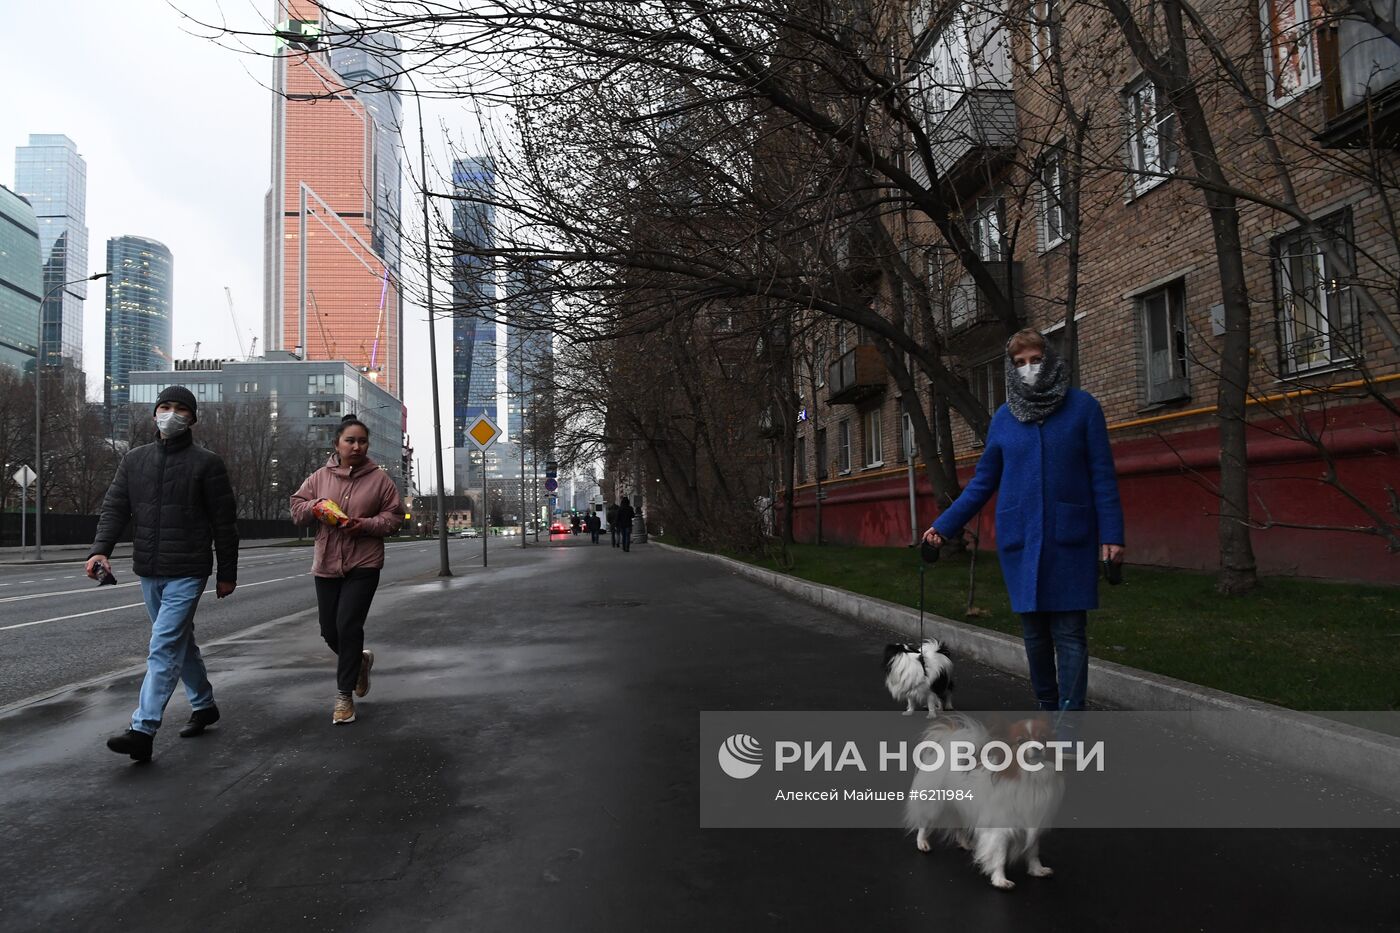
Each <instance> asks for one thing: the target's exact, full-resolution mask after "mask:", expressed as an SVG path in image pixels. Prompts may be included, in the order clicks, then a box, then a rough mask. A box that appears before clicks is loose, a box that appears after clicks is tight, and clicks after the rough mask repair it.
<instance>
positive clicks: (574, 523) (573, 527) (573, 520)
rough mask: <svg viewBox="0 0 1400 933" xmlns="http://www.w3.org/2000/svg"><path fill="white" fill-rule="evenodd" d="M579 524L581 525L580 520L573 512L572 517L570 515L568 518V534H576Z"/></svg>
mask: <svg viewBox="0 0 1400 933" xmlns="http://www.w3.org/2000/svg"><path fill="white" fill-rule="evenodd" d="M581 524H582V522H581V520H580V519H579V517H578V513H577V512H575V513H574V514H573V515H570V516H569V533H570V534H578V531H579V525H581Z"/></svg>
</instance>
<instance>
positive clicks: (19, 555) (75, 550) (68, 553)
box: [0, 538, 295, 564]
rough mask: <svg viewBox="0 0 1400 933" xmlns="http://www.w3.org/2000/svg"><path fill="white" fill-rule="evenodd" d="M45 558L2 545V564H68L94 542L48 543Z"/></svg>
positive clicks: (248, 544) (120, 551)
mask: <svg viewBox="0 0 1400 933" xmlns="http://www.w3.org/2000/svg"><path fill="white" fill-rule="evenodd" d="M293 540H295V539H294V538H263V539H256V540H249V541H240V542H238V547H239V549H243V548H259V547H279V546H282V545H286V544H287V542H288V541H293ZM43 552H44V559H43V560H37V561H36V560H34V557H33V555H34V545H32V544H30V545H29V546H28V547H22V548H20V547H0V564H67V563H72V562H74V561H85V560H87V556H88V554H89V553H91V552H92V544H91V543H88V544H46V545H44V547H43ZM112 556H113V557H130V556H131V542H129V541H126V542H122V543H119V544H118V545H117V546H116V547H114V548H113V549H112Z"/></svg>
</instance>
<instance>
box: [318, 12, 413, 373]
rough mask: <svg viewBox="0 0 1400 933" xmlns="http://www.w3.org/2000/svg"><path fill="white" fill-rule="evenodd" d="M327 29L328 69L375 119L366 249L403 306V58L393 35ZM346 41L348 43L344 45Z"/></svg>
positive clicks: (400, 341)
mask: <svg viewBox="0 0 1400 933" xmlns="http://www.w3.org/2000/svg"><path fill="white" fill-rule="evenodd" d="M327 28H328V29H329V31H330V33H331V36H330V46H331V51H330V55H331V70H333V71H334V72H335V73H336V74H338V75H340V77H341V78H342V79H343V80H344V81H345V83H346V84H348V85H349V86H350V89H351V90H353V91H354V92H355V96H356V97H357V98H358V99H359V100H360V101H361V102H362V103H364V105H365V109H366V110H368V111H369V115H370V116H371V117H372V118H373V120H374V128H373V134H374V142H373V149H374V170H373V171H374V222H373V224H372V225H371V227H370V245H371V246H373V247H374V250H375V252H377V253H378V254H379V255H380V256H382V257H384V262H385V264H386V265H388V267H389V269H390V273H391V280H392V282H393V287H394V288H395V289H396V290H398V291H399V293H400V296H401V297H400V300H399V304H400V306H402V304H403V301H402V286H401V284H400V283H401V282H402V276H401V256H402V253H403V250H402V244H401V239H402V234H403V226H402V221H401V217H402V210H403V168H402V166H401V164H400V161H399V160H400V156H401V152H402V145H401V143H400V133H401V132H402V129H403V99H402V96H401V95H400V94H399V91H398V86H399V73H400V72H401V71H402V69H403V56H402V55H401V54H400V52H399V40H398V37H397V36H395V35H394V34H393V33H391V32H374V33H369V34H366V35H358V34H352V35H351V36H349V37H347V36H345V35H343V34H342V35H337V34H336V33H337V26H336V24H335V22H334V21H329V20H328V22H327ZM347 38H348V39H349V43H350V44H346V40H347ZM398 324H399V339H398V342H397V346H398V348H399V366H398V369H399V371H400V372H402V371H403V318H402V316H400V317H399V322H398Z"/></svg>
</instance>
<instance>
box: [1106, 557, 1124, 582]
mask: <svg viewBox="0 0 1400 933" xmlns="http://www.w3.org/2000/svg"><path fill="white" fill-rule="evenodd" d="M1103 575H1104V579H1106V580H1107V581H1108V585H1109V586H1117V585H1118V584H1120V583H1122V582H1123V564H1122V562H1121V561H1116V560H1106V561H1104V562H1103Z"/></svg>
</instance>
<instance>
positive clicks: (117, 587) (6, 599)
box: [0, 580, 141, 603]
mask: <svg viewBox="0 0 1400 933" xmlns="http://www.w3.org/2000/svg"><path fill="white" fill-rule="evenodd" d="M28 582H30V583H34V582H36V581H33V580H30V581H28ZM38 582H43V581H38ZM140 585H141V583H140V581H137V582H136V583H118V584H117V585H115V586H113V587H112V589H114V590H120V589H125V588H126V587H128V586H140ZM91 592H92V590H91V589H85V590H64V591H63V592H61V593H30V594H29V595H28V596H6V597H4V598H3V599H0V603H17V602H19V601H20V600H23V599H43V598H44V597H46V596H75V595H77V594H78V593H91Z"/></svg>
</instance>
